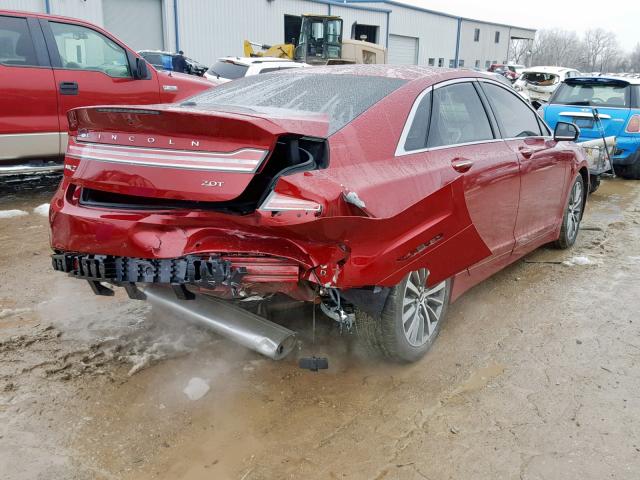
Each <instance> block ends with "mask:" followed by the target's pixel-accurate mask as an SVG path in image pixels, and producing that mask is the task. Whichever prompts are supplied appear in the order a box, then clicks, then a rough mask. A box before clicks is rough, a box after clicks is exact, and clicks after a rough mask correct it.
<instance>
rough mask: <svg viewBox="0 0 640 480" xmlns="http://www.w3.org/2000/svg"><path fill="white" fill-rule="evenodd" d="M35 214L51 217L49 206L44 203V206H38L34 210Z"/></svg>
mask: <svg viewBox="0 0 640 480" xmlns="http://www.w3.org/2000/svg"><path fill="white" fill-rule="evenodd" d="M33 213H37V214H38V215H42V216H43V217H48V216H49V204H48V203H43V204H42V205H38V206H37V207H36V208H34V209H33Z"/></svg>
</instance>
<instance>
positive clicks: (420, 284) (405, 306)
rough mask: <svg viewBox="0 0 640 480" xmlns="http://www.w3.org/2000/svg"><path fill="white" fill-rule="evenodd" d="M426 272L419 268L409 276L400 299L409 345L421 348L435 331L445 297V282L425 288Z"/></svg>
mask: <svg viewBox="0 0 640 480" xmlns="http://www.w3.org/2000/svg"><path fill="white" fill-rule="evenodd" d="M427 276H428V271H427V269H426V268H421V269H420V270H416V271H414V272H411V273H410V274H409V278H408V279H407V282H406V285H405V289H404V298H403V299H402V326H403V332H404V335H405V338H406V339H407V341H408V342H409V344H410V345H412V346H414V347H421V346H422V345H424V344H425V343H427V342H428V341H429V339H430V338H431V336H432V335H433V334H434V333H435V332H436V331H437V325H438V322H439V321H440V318H441V316H442V310H443V307H444V302H445V295H446V291H447V289H446V281H445V282H441V283H439V284H437V285H435V286H433V287H428V286H427Z"/></svg>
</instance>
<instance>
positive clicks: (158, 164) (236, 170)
mask: <svg viewBox="0 0 640 480" xmlns="http://www.w3.org/2000/svg"><path fill="white" fill-rule="evenodd" d="M67 157H70V158H76V159H78V160H92V161H96V162H103V163H118V164H124V165H137V166H141V167H156V168H175V169H178V170H206V171H212V172H228V173H255V170H256V169H251V170H248V169H246V168H242V167H238V168H233V167H229V168H220V167H213V166H208V165H196V164H187V165H181V164H175V163H167V162H149V161H146V162H145V161H139V162H137V161H135V160H131V159H128V160H121V159H113V158H104V157H92V156H88V155H73V154H70V153H67Z"/></svg>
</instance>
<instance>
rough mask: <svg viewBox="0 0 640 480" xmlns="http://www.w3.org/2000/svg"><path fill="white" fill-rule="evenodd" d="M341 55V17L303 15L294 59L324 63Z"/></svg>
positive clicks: (314, 63) (315, 63)
mask: <svg viewBox="0 0 640 480" xmlns="http://www.w3.org/2000/svg"><path fill="white" fill-rule="evenodd" d="M341 57H342V19H341V18H340V17H330V16H317V15H303V16H302V25H301V27H300V38H299V41H298V45H297V47H296V49H295V60H296V61H297V62H305V63H309V64H312V65H318V64H322V65H326V64H327V63H330V62H331V60H340V59H341Z"/></svg>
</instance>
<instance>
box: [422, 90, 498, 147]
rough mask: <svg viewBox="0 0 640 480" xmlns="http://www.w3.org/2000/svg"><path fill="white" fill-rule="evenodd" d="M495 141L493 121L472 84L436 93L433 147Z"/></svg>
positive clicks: (432, 133)
mask: <svg viewBox="0 0 640 480" xmlns="http://www.w3.org/2000/svg"><path fill="white" fill-rule="evenodd" d="M493 138H494V137H493V132H492V130H491V124H490V123H489V118H488V117H487V113H486V112H485V110H484V107H483V106H482V102H481V101H480V97H479V96H478V92H476V89H475V88H474V86H473V85H472V84H471V83H456V84H453V85H449V86H446V87H442V88H438V89H436V90H434V92H433V106H432V108H431V126H430V128H429V140H428V142H427V145H428V146H429V147H440V146H444V145H456V144H460V143H469V142H479V141H482V140H492V139H493Z"/></svg>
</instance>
